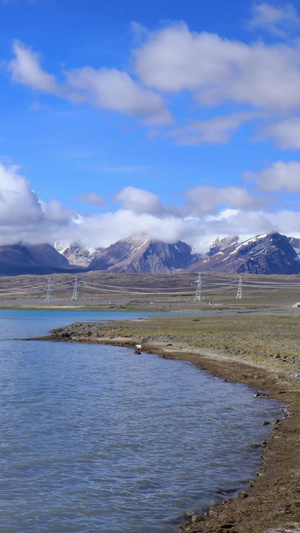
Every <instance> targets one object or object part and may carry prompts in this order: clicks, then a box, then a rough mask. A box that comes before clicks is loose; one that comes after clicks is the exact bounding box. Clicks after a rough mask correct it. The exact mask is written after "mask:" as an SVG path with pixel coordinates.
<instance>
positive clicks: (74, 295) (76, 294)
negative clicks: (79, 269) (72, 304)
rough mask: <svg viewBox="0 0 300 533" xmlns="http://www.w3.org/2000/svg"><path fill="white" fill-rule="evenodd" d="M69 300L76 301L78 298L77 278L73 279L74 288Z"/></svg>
mask: <svg viewBox="0 0 300 533" xmlns="http://www.w3.org/2000/svg"><path fill="white" fill-rule="evenodd" d="M71 300H75V301H76V302H77V300H78V283H77V278H75V281H74V289H73V294H72V298H71Z"/></svg>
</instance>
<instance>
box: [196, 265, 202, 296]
mask: <svg viewBox="0 0 300 533" xmlns="http://www.w3.org/2000/svg"><path fill="white" fill-rule="evenodd" d="M201 300H202V278H201V272H199V275H198V279H197V282H196V294H195V302H201Z"/></svg>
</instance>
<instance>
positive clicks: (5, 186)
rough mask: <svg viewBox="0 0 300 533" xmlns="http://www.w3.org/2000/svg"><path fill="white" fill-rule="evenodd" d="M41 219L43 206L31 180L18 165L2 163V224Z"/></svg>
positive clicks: (0, 184)
mask: <svg viewBox="0 0 300 533" xmlns="http://www.w3.org/2000/svg"><path fill="white" fill-rule="evenodd" d="M40 219H41V206H40V204H39V200H38V198H37V196H36V194H35V192H34V191H33V190H32V188H31V186H30V184H29V182H28V181H27V180H26V179H25V178H23V177H22V176H20V175H19V174H18V169H17V167H16V166H10V167H6V166H4V165H3V164H2V163H0V224H3V223H5V224H11V225H12V226H17V225H19V224H24V223H31V222H38V221H39V220H40Z"/></svg>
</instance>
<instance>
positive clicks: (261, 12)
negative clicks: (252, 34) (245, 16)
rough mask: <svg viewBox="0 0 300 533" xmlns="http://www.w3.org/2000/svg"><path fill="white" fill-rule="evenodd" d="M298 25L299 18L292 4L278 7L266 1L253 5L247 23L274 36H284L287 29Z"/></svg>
mask: <svg viewBox="0 0 300 533" xmlns="http://www.w3.org/2000/svg"><path fill="white" fill-rule="evenodd" d="M299 25H300V18H299V16H298V13H297V10H296V9H295V7H294V6H293V5H292V4H285V5H284V7H281V8H280V7H275V6H272V5H271V4H268V3H266V2H262V3H260V4H257V5H255V6H253V9H252V19H251V20H250V21H249V24H248V26H249V28H250V29H252V30H257V29H259V30H264V31H267V32H270V33H271V34H273V35H275V36H276V37H284V36H285V35H286V33H287V32H288V31H290V30H292V29H294V28H297V27H299Z"/></svg>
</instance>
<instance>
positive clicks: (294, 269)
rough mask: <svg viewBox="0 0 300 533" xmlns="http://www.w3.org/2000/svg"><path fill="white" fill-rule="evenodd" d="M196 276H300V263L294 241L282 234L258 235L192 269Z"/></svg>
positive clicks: (234, 245)
mask: <svg viewBox="0 0 300 533" xmlns="http://www.w3.org/2000/svg"><path fill="white" fill-rule="evenodd" d="M189 270H190V271H192V272H204V271H208V270H213V271H217V272H227V273H237V274H244V273H249V274H298V273H300V261H299V258H298V255H297V253H296V251H295V249H294V248H293V246H292V245H291V243H290V239H289V238H288V237H286V236H284V235H280V234H279V233H272V234H270V235H258V236H256V237H253V238H252V239H249V240H247V241H245V242H242V243H237V242H235V243H233V244H231V245H230V246H228V247H227V248H224V249H223V250H220V251H219V252H217V253H215V254H214V255H212V256H210V257H208V258H206V259H203V260H200V261H198V262H197V263H195V264H194V265H192V266H191V267H190V268H189Z"/></svg>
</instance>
